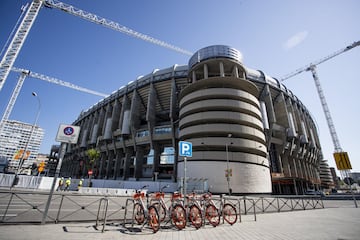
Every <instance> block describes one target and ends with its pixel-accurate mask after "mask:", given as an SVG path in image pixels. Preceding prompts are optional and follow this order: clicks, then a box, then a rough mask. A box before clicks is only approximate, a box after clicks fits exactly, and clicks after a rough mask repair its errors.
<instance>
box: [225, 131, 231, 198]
mask: <svg viewBox="0 0 360 240" xmlns="http://www.w3.org/2000/svg"><path fill="white" fill-rule="evenodd" d="M227 137H228V138H229V139H230V138H231V137H232V134H231V133H229V134H228V136H227ZM230 144H232V143H230ZM225 148H226V181H227V186H228V193H229V196H230V195H231V188H230V169H229V143H228V141H226V144H225Z"/></svg>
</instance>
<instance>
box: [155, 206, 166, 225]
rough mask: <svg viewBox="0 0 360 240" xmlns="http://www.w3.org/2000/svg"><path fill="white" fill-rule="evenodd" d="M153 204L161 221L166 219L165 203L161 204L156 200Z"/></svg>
mask: <svg viewBox="0 0 360 240" xmlns="http://www.w3.org/2000/svg"><path fill="white" fill-rule="evenodd" d="M152 205H153V206H154V207H155V208H156V210H157V211H158V214H159V220H160V222H163V221H164V220H165V217H166V209H165V207H164V205H162V204H160V203H158V202H156V203H154V204H152Z"/></svg>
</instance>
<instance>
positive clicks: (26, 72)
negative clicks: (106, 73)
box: [0, 67, 109, 132]
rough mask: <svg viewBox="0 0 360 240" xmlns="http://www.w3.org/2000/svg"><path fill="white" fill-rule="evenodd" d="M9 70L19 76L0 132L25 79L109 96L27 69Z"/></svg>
mask: <svg viewBox="0 0 360 240" xmlns="http://www.w3.org/2000/svg"><path fill="white" fill-rule="evenodd" d="M11 70H12V71H13V72H18V73H20V76H19V79H18V82H17V84H16V86H15V88H14V91H13V93H12V95H11V98H10V100H9V103H8V104H7V106H6V109H5V112H4V114H3V116H2V118H1V121H0V132H1V131H2V129H3V126H4V124H5V122H6V121H7V120H8V119H9V117H10V114H11V112H12V109H13V107H14V105H15V102H16V99H17V97H18V96H19V93H20V90H21V88H22V85H23V83H24V81H25V79H26V77H32V78H35V79H39V80H42V81H46V82H50V83H54V84H57V85H60V86H63V87H68V88H72V89H75V90H77V91H81V92H85V93H89V94H93V95H96V96H100V97H107V96H109V95H108V94H104V93H100V92H96V91H93V90H90V89H87V88H83V87H79V86H76V85H74V84H72V83H69V82H65V81H62V80H59V79H57V78H54V77H49V76H46V75H43V74H40V73H36V72H32V71H30V70H27V69H22V68H16V67H13V68H12V69H11Z"/></svg>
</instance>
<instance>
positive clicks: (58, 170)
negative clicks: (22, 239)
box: [41, 142, 67, 224]
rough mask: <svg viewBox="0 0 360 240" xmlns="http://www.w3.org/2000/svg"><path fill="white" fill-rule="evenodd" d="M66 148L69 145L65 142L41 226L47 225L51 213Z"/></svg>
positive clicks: (62, 145) (62, 144)
mask: <svg viewBox="0 0 360 240" xmlns="http://www.w3.org/2000/svg"><path fill="white" fill-rule="evenodd" d="M66 147H67V143H64V142H63V143H61V150H60V157H59V162H58V164H57V167H56V171H55V176H54V179H53V182H52V185H51V190H50V194H49V198H48V200H47V203H46V206H45V210H44V214H43V218H42V221H41V224H45V223H46V217H47V214H48V212H49V207H50V202H51V199H52V196H53V194H54V190H55V185H56V181H57V179H58V177H59V174H60V169H61V164H62V160H63V158H64V156H65V152H66Z"/></svg>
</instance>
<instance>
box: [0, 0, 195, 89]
mask: <svg viewBox="0 0 360 240" xmlns="http://www.w3.org/2000/svg"><path fill="white" fill-rule="evenodd" d="M42 6H45V7H48V8H55V9H59V10H62V11H64V12H66V13H69V14H72V15H75V16H77V17H81V18H83V19H85V20H88V21H90V22H93V23H97V24H99V25H102V26H104V27H107V28H110V29H113V30H115V31H119V32H121V33H125V34H127V35H129V36H132V37H135V38H139V39H141V40H144V41H147V42H150V43H153V44H156V45H159V46H161V47H164V48H168V49H170V50H173V51H176V52H179V53H182V54H185V55H190V56H191V55H192V53H191V52H190V51H187V50H184V49H182V48H179V47H176V46H174V45H172V44H169V43H166V42H164V41H161V40H159V39H156V38H153V37H150V36H148V35H146V34H143V33H139V32H137V31H135V30H132V29H130V28H128V27H125V26H123V25H121V24H119V23H117V22H114V21H110V20H108V19H106V18H103V17H99V16H97V15H95V14H92V13H89V12H86V11H83V10H81V9H78V8H76V7H74V6H71V5H68V4H65V3H62V2H60V1H56V0H33V1H32V2H31V4H30V6H29V7H28V9H27V11H26V13H25V15H24V17H23V20H22V22H21V23H20V25H19V27H18V28H17V31H16V32H15V33H14V36H13V38H12V41H11V42H10V43H9V46H8V48H7V50H6V52H5V53H4V56H3V58H2V60H1V62H0V91H1V89H2V87H3V85H4V83H5V81H6V78H7V76H8V75H9V73H10V70H11V68H12V67H13V65H14V62H15V60H16V57H17V56H18V54H19V52H20V50H21V47H22V46H23V44H24V42H25V40H26V37H27V35H28V34H29V32H30V29H31V27H32V25H33V23H34V22H35V20H36V17H37V15H38V13H39V12H40V9H41V7H42ZM24 11H25V10H24Z"/></svg>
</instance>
